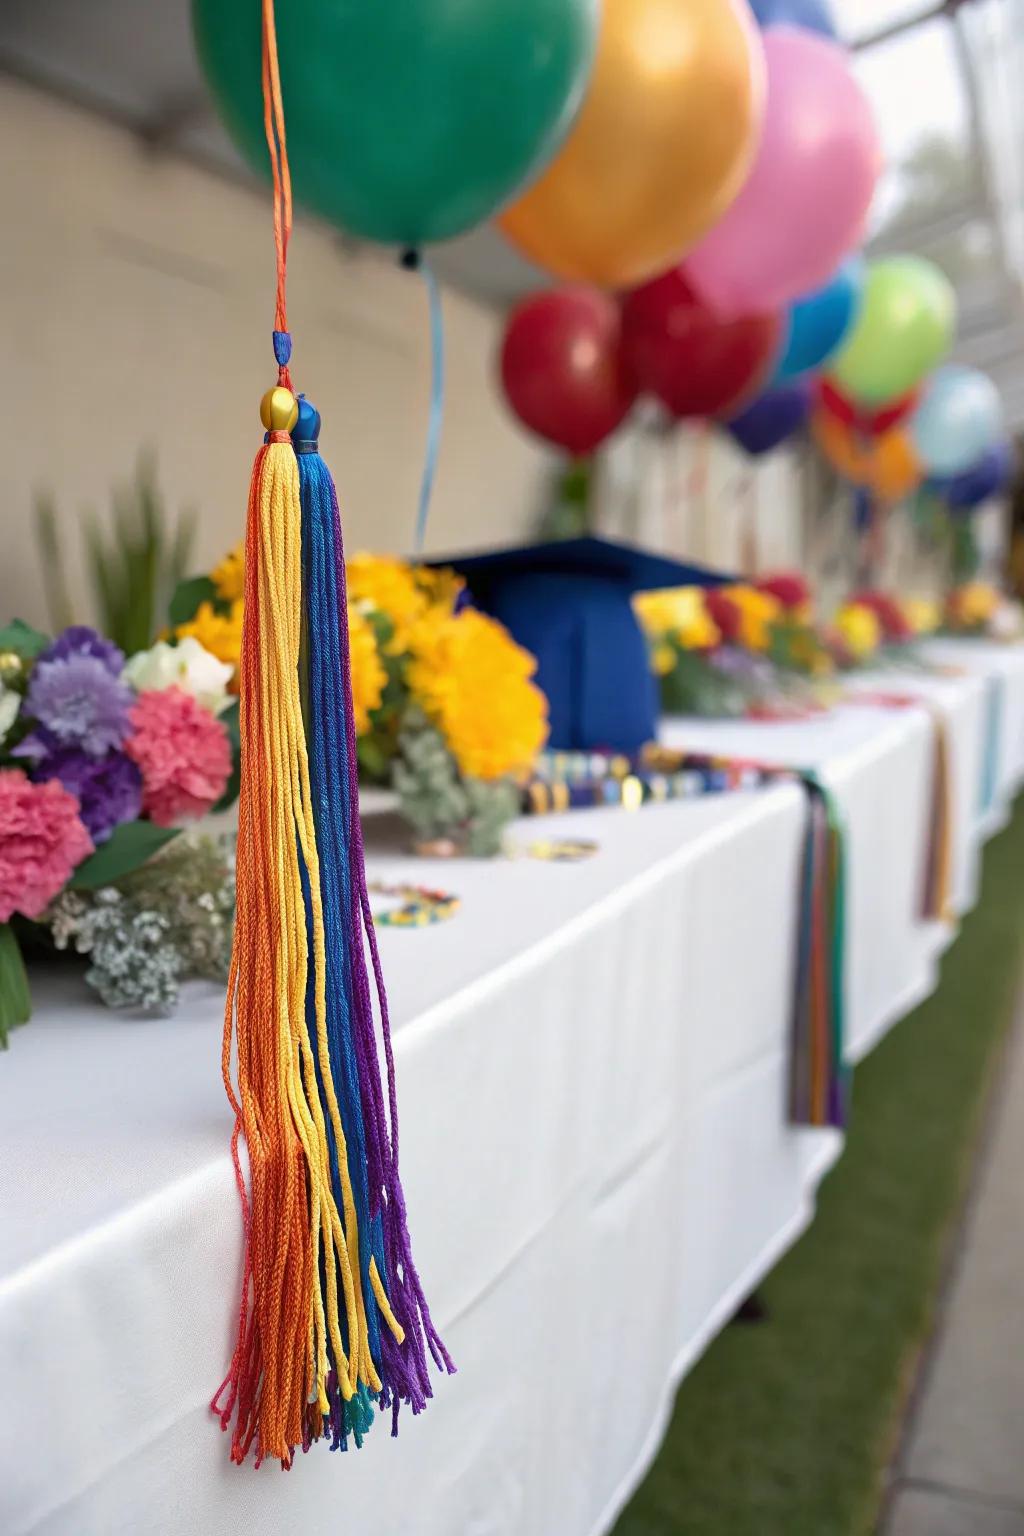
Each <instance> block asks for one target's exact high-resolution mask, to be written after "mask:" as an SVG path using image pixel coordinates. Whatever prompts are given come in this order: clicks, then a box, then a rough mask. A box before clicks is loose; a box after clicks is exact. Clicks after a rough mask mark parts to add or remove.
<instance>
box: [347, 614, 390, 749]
mask: <svg viewBox="0 0 1024 1536" xmlns="http://www.w3.org/2000/svg"><path fill="white" fill-rule="evenodd" d="M348 643H349V656H350V659H351V663H352V710H353V714H354V716H355V724H356V735H357V736H365V734H366V732H367V731H368V730H369V729H370V712H371V710H374V709H377V708H379V706H380V701H381V698H382V696H383V693H384V685H385V683H386V682H387V673H386V672H385V670H384V663H383V662H382V661H381V659H380V656H379V655H378V653H377V640H376V636H375V635H374V633H373V628H372V626H371V625H370V624H368V623H367V621H366V619H365V618H364V617H363V615H362V614H361V613H360V612H359V609H358V608H354V607H353V606H352V604H351V603H349V605H348Z"/></svg>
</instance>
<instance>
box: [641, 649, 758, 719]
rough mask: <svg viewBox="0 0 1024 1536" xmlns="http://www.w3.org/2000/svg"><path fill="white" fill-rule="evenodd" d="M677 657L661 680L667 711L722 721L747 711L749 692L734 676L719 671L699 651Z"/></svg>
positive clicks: (682, 651) (664, 704)
mask: <svg viewBox="0 0 1024 1536" xmlns="http://www.w3.org/2000/svg"><path fill="white" fill-rule="evenodd" d="M676 656H677V659H676V665H675V666H674V667H673V669H672V671H671V672H668V673H666V675H665V676H664V677H662V678H660V679H659V681H660V684H661V706H662V709H663V710H664V711H665V713H666V714H668V715H700V716H701V717H702V718H703V719H706V720H720V719H736V718H738V717H739V716H740V715H742V714H744V713H745V711H746V707H747V695H746V693H745V692H744V690H743V688H742V687H741V686H740V684H739V683H738V682H737V681H736V680H735V678H732V677H727V676H726V675H725V673H723V672H718V671H716V669H715V668H714V667H713V666H712V665H711V664H710V662H709V661H708V659H707V657H706V656H705V655H704V654H703V653H702V652H700V651H685V650H681V651H678V652H677V653H676Z"/></svg>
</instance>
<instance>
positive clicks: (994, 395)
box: [909, 365, 1006, 477]
mask: <svg viewBox="0 0 1024 1536" xmlns="http://www.w3.org/2000/svg"><path fill="white" fill-rule="evenodd" d="M909 425H910V434H911V437H912V438H913V440H914V447H915V448H916V450H917V455H918V458H919V459H920V460H921V463H922V464H923V465H924V467H925V469H926V470H927V471H928V473H929V475H932V476H940V477H948V476H952V475H959V474H962V473H963V472H964V471H965V470H968V469H970V468H971V467H972V465H974V464H977V462H978V461H979V459H981V458H982V457H983V455H984V454H985V452H986V451H987V450H988V449H989V448H991V447H993V446H994V444H996V443H997V442H999V441H1000V440H1001V439H1002V438H1003V437H1005V435H1006V424H1005V422H1004V420H1003V406H1002V401H1001V399H1000V396H999V391H998V389H997V388H996V386H995V385H994V384H993V382H992V380H991V379H990V378H989V376H988V374H986V373H981V372H979V370H978V369H977V368H961V367H956V366H952V365H951V366H949V367H947V368H939V369H937V370H936V372H935V373H934V374H933V375H932V377H931V379H930V380H929V381H928V384H927V386H926V388H925V391H924V394H923V395H922V396H921V403H920V404H919V405H918V407H917V410H916V411H915V412H914V414H913V416H912V417H911V419H910V423H909Z"/></svg>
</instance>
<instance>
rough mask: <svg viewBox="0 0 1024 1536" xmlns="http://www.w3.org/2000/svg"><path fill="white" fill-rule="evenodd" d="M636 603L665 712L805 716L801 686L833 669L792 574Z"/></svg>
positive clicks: (806, 701) (807, 703)
mask: <svg viewBox="0 0 1024 1536" xmlns="http://www.w3.org/2000/svg"><path fill="white" fill-rule="evenodd" d="M634 602H635V608H636V612H637V615H638V617H639V619H640V622H641V624H642V626H643V628H644V630H645V632H646V634H647V637H648V641H649V644H650V648H651V664H652V667H653V669H654V671H655V673H656V674H657V676H658V678H659V681H660V687H661V697H662V705H663V707H664V708H665V709H666V710H667V711H669V712H670V713H673V714H697V715H704V716H708V717H722V716H725V717H735V716H739V715H744V714H748V715H765V714H791V713H793V712H794V711H797V712H801V713H803V712H805V711H806V710H807V709H808V708H813V707H814V704H813V699H812V696H811V695H810V693H809V691H808V689H807V686H806V684H805V683H804V682H803V681H802V679H804V678H806V677H808V676H811V677H818V676H820V675H822V674H825V673H827V672H830V671H831V670H832V661H831V657H830V654H829V652H828V650H827V648H826V647H825V646H824V645H823V644H822V642H821V640H820V639H819V637H818V635H817V632H816V630H815V628H814V626H813V623H812V621H811V612H812V610H811V604H810V592H809V589H808V586H807V584H806V582H805V581H804V579H803V578H802V577H801V576H799V575H797V574H795V573H781V574H779V575H777V576H772V577H767V578H765V579H764V581H763V582H759V583H758V584H757V585H756V586H752V585H749V584H745V583H737V584H735V585H732V586H728V587H719V588H702V587H681V588H678V589H675V590H670V591H665V592H647V593H640V594H638V596H637V597H636V598H635V600H634Z"/></svg>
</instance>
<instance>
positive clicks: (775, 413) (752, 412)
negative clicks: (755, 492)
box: [726, 379, 813, 458]
mask: <svg viewBox="0 0 1024 1536" xmlns="http://www.w3.org/2000/svg"><path fill="white" fill-rule="evenodd" d="M812 398H813V397H812V393H811V386H810V383H809V381H806V380H799V379H798V380H797V381H796V382H795V383H793V384H783V385H782V386H781V387H780V388H778V389H769V390H767V391H766V392H765V393H764V394H763V395H761V396H760V397H759V398H758V399H757V400H755V401H754V403H753V405H748V406H747V409H746V410H745V411H743V412H741V414H740V415H739V416H734V417H733V419H732V421H730V422H727V423H726V425H727V427H728V429H729V431H730V433H731V434H732V436H733V438H734V440H735V441H736V442H737V443H739V445H740V447H741V448H745V449H746V451H747V453H749V454H751V455H752V457H754V458H760V456H761V454H762V453H771V451H772V449H773V448H778V447H779V445H780V443H784V442H785V441H786V439H787V437H792V436H793V433H794V432H797V431H799V429H800V428H801V427H802V426H803V424H804V422H805V421H806V420H807V418H808V416H809V415H810V413H811V402H812Z"/></svg>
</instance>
